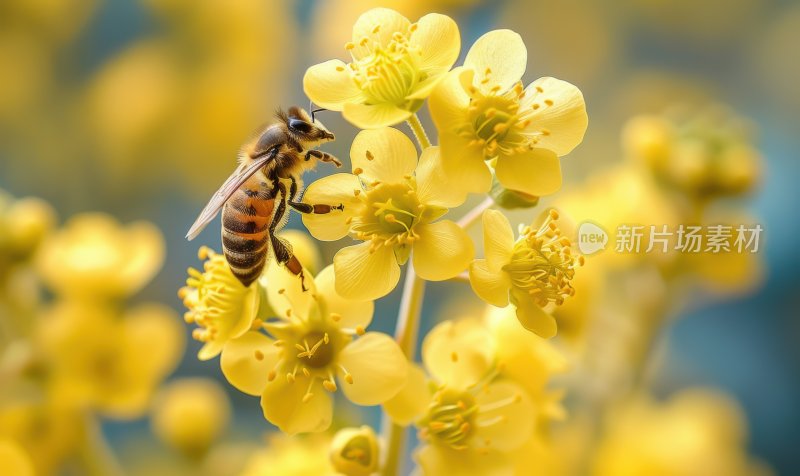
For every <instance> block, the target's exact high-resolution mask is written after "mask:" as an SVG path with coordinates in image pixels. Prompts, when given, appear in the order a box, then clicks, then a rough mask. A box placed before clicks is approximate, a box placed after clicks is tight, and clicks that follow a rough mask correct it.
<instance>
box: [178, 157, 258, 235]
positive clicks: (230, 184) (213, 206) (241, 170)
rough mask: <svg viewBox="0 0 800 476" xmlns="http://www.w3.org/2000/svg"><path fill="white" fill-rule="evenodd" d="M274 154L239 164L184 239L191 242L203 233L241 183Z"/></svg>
mask: <svg viewBox="0 0 800 476" xmlns="http://www.w3.org/2000/svg"><path fill="white" fill-rule="evenodd" d="M273 157H274V154H265V155H264V156H262V157H260V158H258V159H256V160H254V161H253V162H251V163H250V164H246V165H245V164H241V165H240V166H239V167H237V168H236V170H235V171H234V172H233V173H232V174H231V176H230V177H228V179H227V180H225V183H224V184H222V187H220V188H219V190H217V191H216V192H215V193H214V196H213V197H211V200H209V202H208V204H207V205H206V207H205V208H203V211H202V212H200V215H199V216H198V217H197V220H195V221H194V224H193V225H192V227H191V228H189V232H188V233H186V239H188V240H189V241H191V240H193V239H194V238H195V237H197V235H199V234H200V232H201V231H203V228H205V227H206V225H208V223H209V222H210V221H211V220H213V219H214V217H215V216H217V213H218V212H219V210H220V208H222V206H223V205H225V202H227V201H228V199H229V198H231V195H233V192H235V191H236V190H238V189H239V187H241V186H242V184H243V183H245V182H246V181H247V179H249V178H250V177H252V176H253V174H255V173H256V172H258V170H259V169H261V168H262V167H264V165H265V164H266V163H267V162H269V161H270V160H272V158H273Z"/></svg>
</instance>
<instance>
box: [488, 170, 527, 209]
mask: <svg viewBox="0 0 800 476" xmlns="http://www.w3.org/2000/svg"><path fill="white" fill-rule="evenodd" d="M489 195H490V196H491V197H492V199H493V200H494V202H495V203H496V204H497V205H498V206H499V207H501V208H505V209H506V210H514V209H517V208H533V207H535V206H536V205H537V204H538V203H539V197H537V196H534V195H528V194H527V193H524V192H520V191H517V190H509V189H507V188H505V187H503V186H502V185H500V182H498V181H497V178H496V177H495V179H494V180H492V189H491V190H490V191H489Z"/></svg>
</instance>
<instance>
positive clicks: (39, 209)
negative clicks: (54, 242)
mask: <svg viewBox="0 0 800 476" xmlns="http://www.w3.org/2000/svg"><path fill="white" fill-rule="evenodd" d="M55 223H56V214H55V211H54V210H53V207H51V206H50V204H48V203H47V202H45V201H44V200H40V199H38V198H32V197H28V198H22V199H19V200H14V199H13V198H12V197H10V196H7V195H6V194H5V193H4V192H3V191H2V190H0V263H4V262H6V261H8V260H13V261H22V260H27V259H28V258H30V257H31V256H32V255H33V253H34V252H35V251H36V250H37V249H38V248H39V245H40V244H41V243H42V240H44V239H45V237H47V235H49V234H50V232H51V231H52V229H53V228H54V227H55Z"/></svg>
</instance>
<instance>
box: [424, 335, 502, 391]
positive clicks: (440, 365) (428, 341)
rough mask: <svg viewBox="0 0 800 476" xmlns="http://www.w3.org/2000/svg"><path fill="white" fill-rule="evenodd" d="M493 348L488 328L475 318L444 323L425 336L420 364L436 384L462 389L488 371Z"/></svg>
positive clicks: (492, 358) (474, 382)
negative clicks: (423, 365) (422, 364)
mask: <svg viewBox="0 0 800 476" xmlns="http://www.w3.org/2000/svg"><path fill="white" fill-rule="evenodd" d="M493 347H494V346H493V345H492V338H491V334H490V333H489V329H488V328H486V327H485V326H484V325H483V324H482V323H481V322H480V321H479V320H478V319H461V320H457V321H444V322H442V323H441V324H437V325H436V327H434V328H433V329H432V330H431V331H430V332H429V333H428V335H427V336H425V340H424V341H423V343H422V361H423V362H425V367H426V368H427V369H428V372H430V374H431V375H432V376H433V377H434V378H435V379H436V380H437V381H438V382H439V383H443V384H445V385H447V386H448V387H455V388H459V389H466V388H467V387H469V386H471V385H474V384H476V383H477V382H479V381H480V380H481V379H482V378H483V377H484V376H486V374H487V373H488V372H489V370H491V368H492V364H493V363H494V348H493Z"/></svg>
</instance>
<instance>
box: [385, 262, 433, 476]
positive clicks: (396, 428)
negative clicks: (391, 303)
mask: <svg viewBox="0 0 800 476" xmlns="http://www.w3.org/2000/svg"><path fill="white" fill-rule="evenodd" d="M424 296H425V280H424V279H422V278H420V277H419V276H417V273H416V271H414V265H413V264H412V263H411V262H410V261H409V263H408V266H407V268H406V280H405V284H404V285H403V297H402V300H401V301H400V311H399V313H398V316H397V327H396V328H395V334H394V335H395V340H397V343H398V345H400V349H401V350H402V351H403V353H404V354H405V355H406V358H407V359H408V360H409V361H410V362H413V361H414V353H415V352H416V350H417V336H418V334H419V321H420V316H421V315H422V312H421V311H422V300H423V298H424ZM382 425H383V437H384V439H385V441H386V442H387V444H386V460H385V461H384V463H383V476H395V475H397V474H400V473H401V472H402V467H401V465H402V463H403V462H402V456H403V454H404V449H405V445H406V436H407V435H406V429H405V427H403V426H400V425H396V424H394V423H393V422H392V421H391V419H390V418H389V417H388V415H386V414H385V413H384V415H383V421H382Z"/></svg>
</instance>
